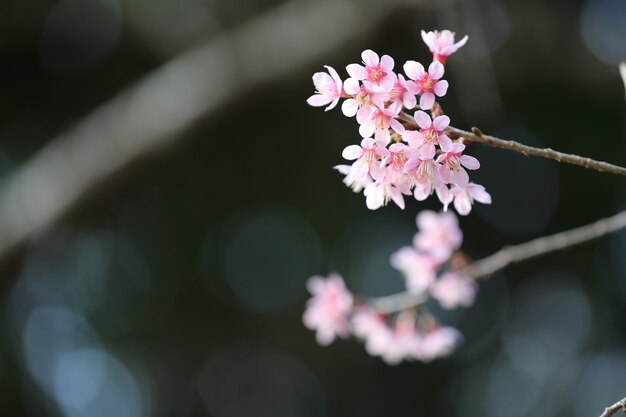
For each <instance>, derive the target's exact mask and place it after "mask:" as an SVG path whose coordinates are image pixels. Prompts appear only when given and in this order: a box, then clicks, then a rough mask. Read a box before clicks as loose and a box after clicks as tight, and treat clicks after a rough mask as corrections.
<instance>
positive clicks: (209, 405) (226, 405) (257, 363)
mask: <svg viewBox="0 0 626 417" xmlns="http://www.w3.org/2000/svg"><path fill="white" fill-rule="evenodd" d="M197 387H198V391H199V393H200V395H201V397H202V401H203V403H204V406H205V407H206V409H207V411H208V412H209V414H210V415H212V416H215V417H249V416H255V417H293V416H298V417H321V416H325V415H326V412H325V408H326V398H325V396H324V393H323V391H322V387H321V386H320V384H319V382H318V381H317V379H316V378H315V375H314V374H313V372H312V370H311V369H309V368H308V367H307V366H306V365H305V364H303V363H302V362H300V361H298V360H297V359H295V358H292V357H289V356H284V355H279V354H259V353H255V354H249V353H244V352H241V351H239V350H236V349H230V350H228V351H223V352H219V353H216V354H214V355H213V356H212V357H211V358H210V359H209V360H208V361H207V363H206V364H205V365H204V366H203V367H202V369H201V370H200V373H199V374H198V378H197Z"/></svg>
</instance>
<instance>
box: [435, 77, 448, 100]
mask: <svg viewBox="0 0 626 417" xmlns="http://www.w3.org/2000/svg"><path fill="white" fill-rule="evenodd" d="M434 91H435V94H437V96H439V97H443V96H445V95H446V93H447V92H448V82H447V81H446V80H441V81H437V83H436V84H435V87H434Z"/></svg>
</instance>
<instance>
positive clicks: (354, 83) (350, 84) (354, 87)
mask: <svg viewBox="0 0 626 417" xmlns="http://www.w3.org/2000/svg"><path fill="white" fill-rule="evenodd" d="M343 89H344V90H345V91H346V93H348V94H350V95H355V94H359V93H360V92H361V85H360V84H359V80H357V79H356V78H348V79H347V80H346V82H345V83H343Z"/></svg>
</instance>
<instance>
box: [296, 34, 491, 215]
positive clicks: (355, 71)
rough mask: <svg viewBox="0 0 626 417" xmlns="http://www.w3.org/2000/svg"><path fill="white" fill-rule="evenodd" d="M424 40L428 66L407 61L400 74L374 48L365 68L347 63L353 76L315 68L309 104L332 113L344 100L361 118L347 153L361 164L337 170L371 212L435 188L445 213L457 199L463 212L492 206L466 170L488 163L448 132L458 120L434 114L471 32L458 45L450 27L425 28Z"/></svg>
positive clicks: (420, 196)
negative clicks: (448, 65) (449, 65)
mask: <svg viewBox="0 0 626 417" xmlns="http://www.w3.org/2000/svg"><path fill="white" fill-rule="evenodd" d="M422 38H423V40H424V42H425V43H426V44H427V46H428V47H429V49H430V51H431V53H432V54H433V62H432V63H431V64H430V65H429V66H428V70H426V69H425V67H424V66H423V65H422V64H420V63H419V62H416V61H407V62H406V63H405V64H404V66H403V69H404V74H405V75H403V74H399V73H398V74H397V73H395V72H394V66H395V63H394V60H393V58H391V57H390V56H389V55H383V56H382V57H379V55H378V54H376V53H375V52H374V51H371V50H366V51H363V53H362V54H361V58H362V59H363V63H362V65H361V64H350V65H348V66H347V67H346V71H347V72H348V75H349V78H347V79H346V80H345V81H344V80H342V79H341V77H340V76H339V74H338V73H337V71H335V70H334V69H333V68H332V67H330V66H326V69H327V70H328V73H326V72H318V73H315V74H314V75H313V84H314V85H315V88H316V90H317V91H316V94H314V95H312V96H311V97H309V99H308V100H307V101H308V103H309V104H310V105H311V106H316V107H322V106H327V107H326V110H330V109H332V108H334V107H336V106H337V104H338V103H339V101H340V99H342V98H343V99H345V100H344V101H343V103H342V106H341V109H342V111H343V114H344V115H345V116H347V117H354V116H356V120H357V122H358V123H359V133H360V135H361V137H362V138H363V139H362V140H361V142H360V145H356V144H355V145H350V146H348V147H346V148H345V149H344V150H343V154H342V156H343V157H344V158H345V159H346V160H349V161H354V162H353V163H352V164H351V165H338V166H336V167H335V168H336V169H337V170H338V171H339V172H340V173H342V174H343V175H345V179H344V182H345V183H346V184H347V185H348V186H349V187H351V188H352V189H353V190H354V191H355V192H360V191H361V190H363V192H364V195H365V197H366V204H367V207H368V208H369V209H371V210H375V209H378V208H379V207H381V206H384V205H386V204H387V203H388V202H389V200H392V201H393V202H394V203H396V204H397V205H398V206H399V207H400V208H402V209H403V208H404V196H408V195H413V196H414V197H415V199H417V200H418V201H423V200H425V199H426V198H428V196H430V195H432V194H433V193H434V194H436V195H437V197H438V198H439V200H440V201H441V203H442V204H443V206H444V210H447V208H448V206H449V205H450V204H451V203H452V204H453V205H454V207H455V208H456V210H457V212H458V213H459V214H462V215H467V214H468V213H469V212H470V211H471V209H472V204H473V202H474V201H478V202H481V203H484V204H489V203H491V196H490V195H489V194H488V193H487V192H486V191H485V188H484V187H483V186H481V185H478V184H474V183H472V182H470V181H469V175H468V173H467V171H466V170H475V169H478V168H479V167H480V163H479V162H478V160H477V159H476V158H474V157H472V156H469V155H465V154H463V152H464V150H465V145H463V144H462V143H460V142H459V141H454V140H452V139H451V138H450V137H448V135H447V134H446V128H447V127H448V126H449V124H450V118H449V117H448V116H445V115H436V114H433V109H434V106H435V99H436V97H443V96H445V95H446V93H447V91H448V82H447V81H446V80H444V79H442V77H443V75H444V72H445V69H444V63H445V61H446V58H447V57H448V56H449V55H451V54H452V53H454V52H455V51H456V50H457V49H458V48H460V47H461V46H463V45H464V44H465V42H467V36H465V37H464V38H463V39H462V40H461V41H459V42H457V43H454V33H452V32H450V31H447V30H444V31H441V32H438V31H434V32H428V33H426V32H423V31H422ZM417 96H419V108H420V110H418V111H415V112H414V113H413V115H410V114H407V113H406V112H405V110H406V111H410V110H413V109H415V108H416V106H417V104H418V101H417ZM426 111H430V112H431V114H430V115H429V114H428V113H427V112H426ZM403 123H404V124H403Z"/></svg>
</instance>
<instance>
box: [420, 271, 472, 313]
mask: <svg viewBox="0 0 626 417" xmlns="http://www.w3.org/2000/svg"><path fill="white" fill-rule="evenodd" d="M477 292H478V285H477V284H476V282H474V281H471V280H470V279H468V278H465V277H462V276H461V275H459V274H457V273H454V272H448V273H446V274H444V275H442V276H441V278H439V280H437V282H435V284H433V286H432V287H431V289H430V294H431V295H432V296H433V298H435V299H436V300H438V301H439V304H441V307H443V308H445V309H448V310H451V309H453V308H457V307H459V306H463V307H469V306H471V305H472V304H474V300H475V299H476V293H477Z"/></svg>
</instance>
